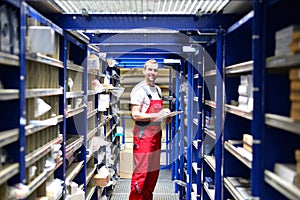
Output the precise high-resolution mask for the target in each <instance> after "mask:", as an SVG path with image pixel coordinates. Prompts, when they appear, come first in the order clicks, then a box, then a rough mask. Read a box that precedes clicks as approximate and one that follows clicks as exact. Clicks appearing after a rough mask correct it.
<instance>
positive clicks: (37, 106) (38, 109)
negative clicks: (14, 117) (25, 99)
mask: <svg viewBox="0 0 300 200" xmlns="http://www.w3.org/2000/svg"><path fill="white" fill-rule="evenodd" d="M50 109H51V106H50V105H49V104H47V103H46V102H45V101H44V100H43V99H41V98H35V101H34V117H35V118H37V117H39V116H41V115H43V114H45V113H46V112H48V111H49V110H50Z"/></svg>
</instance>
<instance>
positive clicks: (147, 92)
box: [143, 86, 152, 100]
mask: <svg viewBox="0 0 300 200" xmlns="http://www.w3.org/2000/svg"><path fill="white" fill-rule="evenodd" d="M143 89H144V91H145V92H146V95H147V96H148V98H149V99H150V100H152V95H151V94H150V93H149V91H148V90H147V89H146V88H145V87H144V86H143Z"/></svg>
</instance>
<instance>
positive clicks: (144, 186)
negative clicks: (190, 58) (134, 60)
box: [129, 60, 171, 200]
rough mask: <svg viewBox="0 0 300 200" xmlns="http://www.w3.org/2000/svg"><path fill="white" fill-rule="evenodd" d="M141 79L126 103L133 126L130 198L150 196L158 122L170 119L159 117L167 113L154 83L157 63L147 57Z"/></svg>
mask: <svg viewBox="0 0 300 200" xmlns="http://www.w3.org/2000/svg"><path fill="white" fill-rule="evenodd" d="M143 73H144V75H145V79H144V81H142V82H140V83H139V84H137V85H136V86H135V87H134V88H133V89H132V91H131V94H130V99H131V100H130V103H131V105H132V107H131V114H132V118H133V120H134V121H135V125H134V128H133V131H132V132H133V134H134V138H133V142H134V146H133V155H134V156H133V157H134V164H135V167H134V171H133V174H132V180H131V192H130V195H129V199H130V200H151V199H153V191H154V188H155V185H156V182H157V179H158V175H159V168H160V149H161V136H162V131H161V123H162V121H165V122H166V123H169V122H171V118H167V119H166V120H161V118H162V116H164V115H165V114H168V113H170V110H169V109H167V108H165V109H163V101H162V99H161V89H160V88H159V87H158V86H157V85H155V83H154V82H155V80H156V78H157V76H158V63H157V62H156V60H148V61H147V62H146V63H145V65H144V69H143Z"/></svg>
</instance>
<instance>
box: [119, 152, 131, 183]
mask: <svg viewBox="0 0 300 200" xmlns="http://www.w3.org/2000/svg"><path fill="white" fill-rule="evenodd" d="M133 169H134V162H133V150H132V149H129V148H126V149H124V150H122V151H120V167H119V176H120V178H126V179H127V178H131V176H132V172H133Z"/></svg>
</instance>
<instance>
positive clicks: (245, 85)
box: [238, 74, 253, 112]
mask: <svg viewBox="0 0 300 200" xmlns="http://www.w3.org/2000/svg"><path fill="white" fill-rule="evenodd" d="M252 79H253V78H252V75H251V74H249V75H243V76H241V83H240V85H239V88H238V93H239V98H238V103H239V105H238V107H239V108H240V109H242V110H246V111H249V112H251V111H252V110H253V95H252V88H253V80H252Z"/></svg>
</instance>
